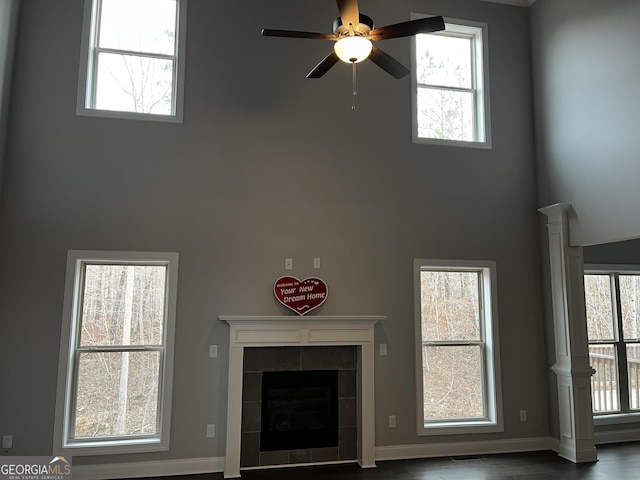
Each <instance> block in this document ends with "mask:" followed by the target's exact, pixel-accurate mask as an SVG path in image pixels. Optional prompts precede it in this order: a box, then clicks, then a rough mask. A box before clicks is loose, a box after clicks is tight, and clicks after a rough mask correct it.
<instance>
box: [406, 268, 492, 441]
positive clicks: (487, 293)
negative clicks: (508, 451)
mask: <svg viewBox="0 0 640 480" xmlns="http://www.w3.org/2000/svg"><path fill="white" fill-rule="evenodd" d="M422 270H442V271H455V270H460V271H470V270H480V271H481V272H482V277H483V288H482V293H483V299H482V306H483V307H484V318H485V321H484V325H483V327H484V337H485V338H484V341H485V353H486V372H485V375H486V379H485V386H486V387H487V391H486V392H485V399H486V402H487V405H486V408H487V418H486V419H477V420H476V419H473V420H465V421H456V422H429V424H428V425H425V422H424V405H423V402H424V384H423V381H422V367H423V366H422V328H421V327H422V318H421V317H422V306H421V304H420V298H421V295H420V293H421V288H420V272H421V271H422ZM413 272H414V280H413V282H414V311H415V338H416V343H415V348H416V352H415V353H416V354H415V358H416V394H417V397H416V412H417V416H416V418H417V433H418V435H421V436H422V435H457V434H469V433H492V432H503V431H504V421H503V414H502V386H501V380H500V353H499V347H498V345H499V341H498V300H497V283H496V262H494V261H483V260H440V259H435V260H434V259H414V261H413ZM487 287H488V288H487ZM488 323H489V325H488ZM487 327H489V328H487Z"/></svg>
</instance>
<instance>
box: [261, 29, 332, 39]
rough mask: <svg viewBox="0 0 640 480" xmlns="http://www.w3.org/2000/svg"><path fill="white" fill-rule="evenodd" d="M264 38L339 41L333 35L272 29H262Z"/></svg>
mask: <svg viewBox="0 0 640 480" xmlns="http://www.w3.org/2000/svg"><path fill="white" fill-rule="evenodd" d="M262 36H263V37H287V38H310V39H312V40H313V39H315V40H337V38H336V36H335V35H334V34H332V33H315V32H299V31H297V30H274V29H271V28H263V29H262Z"/></svg>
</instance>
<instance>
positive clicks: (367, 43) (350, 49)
mask: <svg viewBox="0 0 640 480" xmlns="http://www.w3.org/2000/svg"><path fill="white" fill-rule="evenodd" d="M372 48H373V44H372V43H371V40H369V39H367V38H364V37H359V36H356V35H353V36H348V37H344V38H341V39H340V40H338V41H337V42H336V43H335V45H334V46H333V49H334V50H335V52H336V55H338V58H339V59H340V60H342V61H343V62H345V63H359V62H361V61H363V60H365V59H366V58H367V57H368V56H369V54H370V53H371V49H372Z"/></svg>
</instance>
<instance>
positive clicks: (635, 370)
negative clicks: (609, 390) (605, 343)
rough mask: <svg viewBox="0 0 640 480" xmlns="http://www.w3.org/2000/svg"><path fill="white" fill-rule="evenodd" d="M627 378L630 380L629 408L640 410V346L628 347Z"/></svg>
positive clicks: (632, 345)
mask: <svg viewBox="0 0 640 480" xmlns="http://www.w3.org/2000/svg"><path fill="white" fill-rule="evenodd" d="M627 378H628V379H629V408H631V409H632V410H640V344H637V343H634V344H630V345H627Z"/></svg>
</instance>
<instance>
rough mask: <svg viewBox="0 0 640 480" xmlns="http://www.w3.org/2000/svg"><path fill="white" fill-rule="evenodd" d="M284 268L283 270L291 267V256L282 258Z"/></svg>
mask: <svg viewBox="0 0 640 480" xmlns="http://www.w3.org/2000/svg"><path fill="white" fill-rule="evenodd" d="M284 269H285V270H291V269H293V258H285V259H284Z"/></svg>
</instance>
